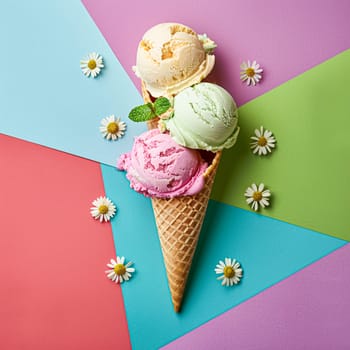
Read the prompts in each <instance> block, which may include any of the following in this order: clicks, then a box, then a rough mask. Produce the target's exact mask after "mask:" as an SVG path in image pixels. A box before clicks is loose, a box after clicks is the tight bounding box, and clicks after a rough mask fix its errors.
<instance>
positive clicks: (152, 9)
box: [83, 0, 350, 105]
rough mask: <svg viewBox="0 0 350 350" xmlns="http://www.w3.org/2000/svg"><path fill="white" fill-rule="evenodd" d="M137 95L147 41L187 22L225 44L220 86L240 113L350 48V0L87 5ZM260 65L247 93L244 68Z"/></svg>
mask: <svg viewBox="0 0 350 350" xmlns="http://www.w3.org/2000/svg"><path fill="white" fill-rule="evenodd" d="M83 3H84V4H85V6H86V8H87V9H88V11H89V12H90V14H91V16H92V18H93V19H94V20H95V22H96V24H97V26H98V27H99V29H100V30H101V32H102V33H103V35H104V36H105V38H106V39H107V41H108V43H109V44H110V46H111V48H112V49H113V51H114V53H115V54H116V56H117V57H118V59H119V61H120V62H121V64H122V65H123V67H124V69H125V70H126V72H127V73H128V74H129V76H130V77H131V79H132V80H133V82H134V83H135V85H136V86H137V88H140V81H139V80H138V79H137V78H136V77H135V74H134V73H133V71H132V70H131V67H132V65H134V64H135V60H136V50H137V46H138V43H139V41H140V40H141V38H142V35H143V33H144V32H145V31H146V30H147V29H148V28H150V27H151V26H153V25H155V24H157V23H161V22H180V23H184V24H187V25H188V26H190V27H192V28H193V29H194V30H196V31H197V32H198V33H203V32H206V33H207V34H208V36H210V37H211V38H212V39H214V40H215V41H216V42H217V43H218V48H217V49H216V51H215V53H216V67H215V69H214V71H213V73H212V75H211V79H210V80H212V81H214V82H217V83H219V84H220V85H221V86H223V87H225V88H226V89H227V90H228V91H230V92H231V94H232V95H233V96H234V97H235V100H236V101H237V103H238V105H242V104H244V103H246V102H248V101H250V100H251V99H253V98H255V97H257V96H259V95H261V94H263V93H265V92H267V91H269V90H271V89H273V88H274V87H276V86H278V85H280V84H282V83H284V82H286V81H287V80H289V79H291V78H293V77H295V76H296V75H299V74H301V73H303V72H305V71H306V70H308V69H310V68H311V67H313V66H315V65H317V64H319V63H321V62H323V61H324V60H326V59H329V58H330V57H332V56H334V55H336V54H338V53H339V52H341V51H343V50H345V49H347V48H349V47H350V35H349V32H350V22H349V13H350V1H348V0H308V1H305V0H295V1H288V2H286V1H280V0H266V1H261V0H255V1H254V0H240V1H233V0H222V1H212V0H210V1H209V0H204V1H200V2H196V1H188V0H177V1H163V0H148V1H135V0H129V1H114V0H83ZM248 59H250V60H254V59H256V60H257V61H258V62H259V63H260V64H261V65H262V66H263V68H264V78H263V81H262V82H261V83H260V84H259V85H258V86H256V87H247V86H246V85H244V84H243V83H241V81H240V79H239V73H240V63H241V62H242V61H243V60H248Z"/></svg>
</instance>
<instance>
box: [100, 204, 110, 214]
mask: <svg viewBox="0 0 350 350" xmlns="http://www.w3.org/2000/svg"><path fill="white" fill-rule="evenodd" d="M98 211H99V212H100V214H107V213H108V207H107V205H104V204H102V205H100V206H99V207H98Z"/></svg>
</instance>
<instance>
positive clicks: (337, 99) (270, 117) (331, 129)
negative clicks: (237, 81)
mask: <svg viewBox="0 0 350 350" xmlns="http://www.w3.org/2000/svg"><path fill="white" fill-rule="evenodd" d="M349 63H350V50H347V51H344V52H342V53H341V54H339V55H337V56H335V57H333V58H332V59H330V60H328V61H326V62H324V63H322V64H321V65H319V66H316V67H315V68H313V69H311V70H309V71H307V72H306V73H304V74H302V75H300V76H298V77H296V78H295V79H292V80H290V81H288V82H286V83H285V84H283V85H281V86H280V87H278V88H276V89H274V90H272V91H270V92H268V93H267V94H265V95H263V96H261V97H259V98H257V99H255V100H253V101H251V102H249V103H247V104H245V105H243V106H242V107H241V108H240V109H239V116H240V126H241V132H240V135H239V137H238V141H237V144H236V145H235V146H234V147H233V148H231V149H229V150H225V151H224V152H223V159H222V161H221V164H220V167H219V171H218V174H217V178H216V181H215V186H214V189H213V193H212V198H213V199H215V200H217V201H220V202H223V203H226V204H230V205H234V206H237V207H240V208H243V209H247V210H249V209H250V207H249V206H248V205H247V203H246V201H245V197H244V192H245V190H246V188H247V187H248V186H250V185H251V184H252V183H253V182H255V183H257V184H258V183H260V182H263V183H264V184H265V185H266V187H267V188H269V189H270V190H271V192H272V198H271V206H270V207H268V208H266V209H262V210H260V213H261V214H263V215H266V216H270V217H273V218H276V219H280V220H283V221H286V222H289V223H292V224H295V225H299V226H302V227H306V228H309V229H312V230H315V231H318V232H321V233H325V234H328V235H331V236H334V237H337V238H341V239H344V240H347V241H350V230H349V224H350V220H349V217H350V215H349V210H348V209H349V199H350V185H349V179H350V87H349V84H350V70H349ZM272 68H273V67H271V69H272ZM266 74H267V73H266ZM266 78H267V77H266ZM261 125H262V126H264V128H266V129H269V130H271V131H272V132H273V134H274V136H275V137H276V139H277V147H276V149H275V150H274V151H273V152H272V153H271V154H270V155H268V156H257V155H254V154H253V153H252V151H251V150H250V142H251V140H250V137H251V136H253V134H254V130H255V129H257V128H259V127H260V126H261Z"/></svg>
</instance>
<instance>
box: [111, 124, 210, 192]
mask: <svg viewBox="0 0 350 350" xmlns="http://www.w3.org/2000/svg"><path fill="white" fill-rule="evenodd" d="M117 168H118V169H119V170H126V172H127V174H126V177H127V178H128V179H129V181H130V187H131V188H133V189H134V190H135V191H137V192H140V193H142V194H144V195H145V196H150V197H158V198H172V197H177V196H186V195H194V194H196V193H198V192H199V191H200V190H201V189H202V188H203V186H204V176H203V173H204V172H205V170H206V168H207V163H205V162H204V161H203V160H202V157H201V155H200V153H199V152H198V151H196V150H191V149H188V148H185V147H182V146H179V145H178V144H177V143H176V142H175V141H174V140H173V139H172V138H171V137H170V136H169V134H167V133H163V134H162V133H160V131H159V130H158V129H153V130H150V131H147V132H145V133H143V134H141V135H140V136H138V137H137V138H136V139H135V142H134V145H133V147H132V150H131V152H130V153H126V154H123V155H122V156H121V157H120V158H119V160H118V162H117Z"/></svg>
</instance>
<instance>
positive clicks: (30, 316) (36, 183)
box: [0, 135, 131, 350]
mask: <svg viewBox="0 0 350 350" xmlns="http://www.w3.org/2000/svg"><path fill="white" fill-rule="evenodd" d="M0 169H1V171H0V194H1V200H0V218H1V232H0V252H1V254H0V276H1V287H0V305H1V308H0V348H1V349H4V350H5V349H11V350H17V349H18V350H19V349H21V350H26V349H28V350H33V349H36V350H41V349H45V350H46V349H50V350H56V349H57V350H62V349H65V350H70V349H72V350H73V349H85V350H90V349H91V350H96V349H106V350H107V349H130V347H131V346H130V341H129V335H128V328H127V323H126V317H125V311H124V306H123V299H122V294H121V289H120V286H119V285H115V284H114V283H113V282H111V281H109V280H108V279H107V278H106V277H105V273H104V271H105V269H106V263H107V262H109V259H110V258H112V257H114V256H115V251H114V245H113V238H112V230H111V226H110V224H108V223H107V224H100V223H99V222H97V221H95V220H94V219H93V218H92V217H91V216H90V211H89V209H90V206H91V201H92V200H94V199H95V198H96V197H97V196H100V195H103V194H104V187H103V182H102V177H101V171H100V166H99V164H98V163H94V162H91V161H87V160H84V159H81V158H78V157H74V156H71V155H68V154H64V153H61V152H57V151H54V150H50V149H47V148H44V147H41V146H38V145H34V144H31V143H28V142H24V141H20V140H17V139H14V138H10V137H7V136H4V135H0Z"/></svg>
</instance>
